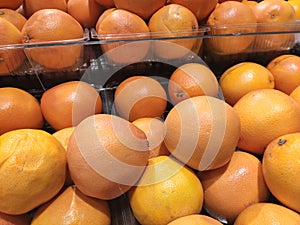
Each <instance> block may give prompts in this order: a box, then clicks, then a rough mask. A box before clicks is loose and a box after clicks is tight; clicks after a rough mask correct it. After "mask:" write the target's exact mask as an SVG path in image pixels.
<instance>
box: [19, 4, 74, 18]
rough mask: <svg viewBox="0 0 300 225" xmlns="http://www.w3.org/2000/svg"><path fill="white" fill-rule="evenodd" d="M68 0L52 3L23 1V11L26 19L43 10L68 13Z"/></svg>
mask: <svg viewBox="0 0 300 225" xmlns="http://www.w3.org/2000/svg"><path fill="white" fill-rule="evenodd" d="M67 1H68V0H52V1H39V0H23V10H24V14H25V16H26V18H29V17H31V16H32V15H33V14H34V13H35V12H37V11H39V10H41V9H59V10H62V11H64V12H67Z"/></svg>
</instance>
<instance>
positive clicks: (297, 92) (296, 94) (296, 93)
mask: <svg viewBox="0 0 300 225" xmlns="http://www.w3.org/2000/svg"><path fill="white" fill-rule="evenodd" d="M290 96H291V97H292V98H293V99H295V101H296V102H297V103H299V104H300V85H299V86H297V87H296V88H295V89H294V90H293V91H292V93H291V94H290Z"/></svg>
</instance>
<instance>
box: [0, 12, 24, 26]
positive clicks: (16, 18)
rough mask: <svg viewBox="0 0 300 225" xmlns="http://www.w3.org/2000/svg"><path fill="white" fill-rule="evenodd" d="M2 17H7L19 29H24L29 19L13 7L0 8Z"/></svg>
mask: <svg viewBox="0 0 300 225" xmlns="http://www.w3.org/2000/svg"><path fill="white" fill-rule="evenodd" d="M0 17H1V18H3V19H6V20H7V21H9V22H11V23H12V24H13V25H15V26H16V27H17V28H18V30H19V31H21V30H22V28H23V26H24V24H25V23H26V21H27V19H26V18H25V17H24V16H23V15H22V14H21V13H19V12H17V11H16V10H13V9H7V8H2V9H1V8H0Z"/></svg>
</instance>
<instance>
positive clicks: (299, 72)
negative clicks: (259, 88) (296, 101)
mask: <svg viewBox="0 0 300 225" xmlns="http://www.w3.org/2000/svg"><path fill="white" fill-rule="evenodd" d="M267 69H269V70H270V71H271V73H272V74H273V76H274V80H275V89H278V90H280V91H282V92H284V93H286V94H288V95H289V94H290V93H291V92H292V91H293V90H294V89H295V88H296V87H297V86H299V85H300V57H299V56H297V55H290V54H283V55H280V56H277V57H275V58H274V59H273V60H271V61H270V62H269V63H268V64H267Z"/></svg>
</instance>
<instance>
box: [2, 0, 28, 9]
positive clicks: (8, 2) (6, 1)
mask: <svg viewBox="0 0 300 225" xmlns="http://www.w3.org/2000/svg"><path fill="white" fill-rule="evenodd" d="M22 3H23V0H2V1H1V2H0V8H8V9H13V10H16V9H18V8H19V7H20V6H21V5H22Z"/></svg>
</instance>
